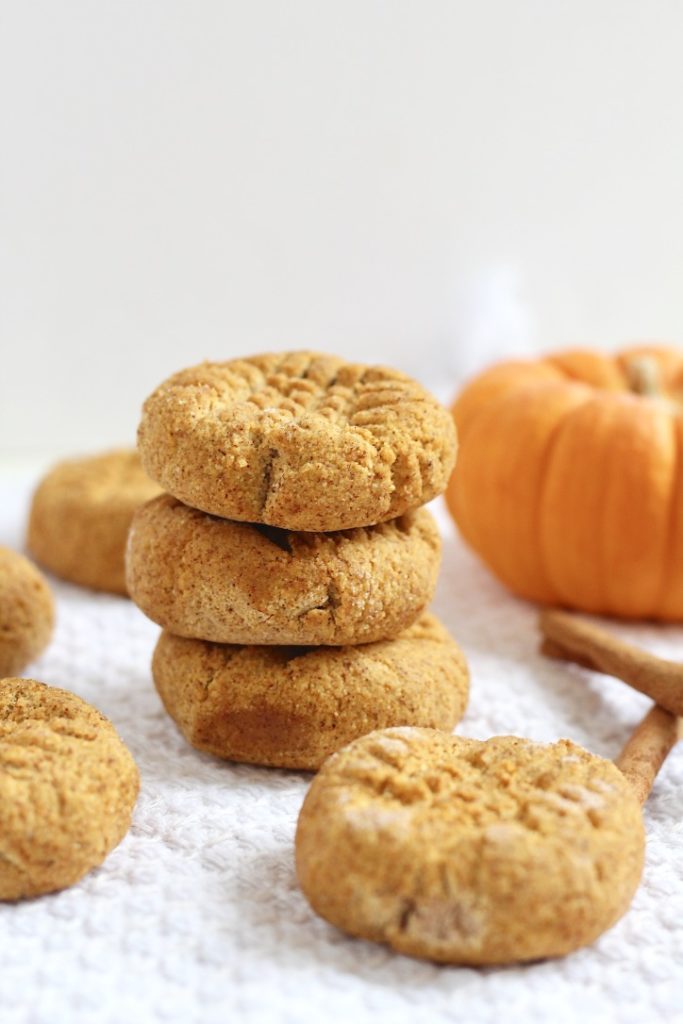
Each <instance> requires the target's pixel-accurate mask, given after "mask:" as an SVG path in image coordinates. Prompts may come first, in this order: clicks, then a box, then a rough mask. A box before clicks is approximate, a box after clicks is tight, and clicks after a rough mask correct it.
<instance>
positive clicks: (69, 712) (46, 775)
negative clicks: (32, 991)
mask: <svg viewBox="0 0 683 1024" xmlns="http://www.w3.org/2000/svg"><path fill="white" fill-rule="evenodd" d="M138 785H139V783H138V772H137V768H136V766H135V763H134V761H133V759H132V757H131V755H130V754H129V752H128V750H127V748H126V747H125V746H124V744H123V743H122V742H121V740H120V739H119V737H118V735H117V733H116V731H115V730H114V727H113V726H112V724H111V723H110V722H109V721H108V720H107V719H106V718H105V717H104V716H103V715H101V714H100V713H99V712H98V711H96V710H95V709H94V708H93V707H91V706H90V705H89V704H86V703H85V701H83V700H81V699H80V698H79V697H76V696H75V695H74V694H72V693H68V692H67V691H66V690H60V689H57V688H56V687H51V686H45V685H44V684H43V683H38V682H36V681H35V680H32V679H14V678H10V679H2V680H0V899H3V900H16V899H20V898H22V897H28V896H38V895H40V894H41V893H46V892H52V891H54V890H57V889H63V888H65V887H67V886H69V885H73V884H74V883H75V882H77V881H78V880H79V879H80V878H81V877H82V876H83V875H84V874H86V872H88V871H90V869H91V868H93V867H96V866H97V865H98V864H101V863H102V861H103V860H104V858H105V857H106V855H107V853H109V851H110V850H111V849H112V848H113V847H114V846H116V845H117V843H119V842H120V840H121V839H122V838H123V836H124V835H125V834H126V832H127V831H128V827H129V825H130V819H131V814H132V811H133V806H134V804H135V800H136V798H137V793H138Z"/></svg>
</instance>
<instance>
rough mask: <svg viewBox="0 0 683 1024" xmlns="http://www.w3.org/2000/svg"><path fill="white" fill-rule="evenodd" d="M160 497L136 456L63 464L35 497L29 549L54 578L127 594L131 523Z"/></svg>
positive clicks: (91, 458)
mask: <svg viewBox="0 0 683 1024" xmlns="http://www.w3.org/2000/svg"><path fill="white" fill-rule="evenodd" d="M158 493H159V488H158V487H157V485H156V484H154V483H152V481H151V480H150V479H149V478H148V477H147V476H146V475H145V472H144V470H143V469H142V466H141V465H140V459H139V456H138V455H137V453H136V452H134V451H113V452H107V453H106V454H104V455H93V456H89V457H87V458H82V459H72V460H69V461H68V462H62V463H60V464H59V465H57V466H55V467H54V469H52V470H50V472H49V473H48V474H47V476H46V477H44V479H43V480H42V481H41V483H40V484H39V486H38V489H37V490H36V492H35V494H34V495H33V502H32V504H31V513H30V517H29V523H28V535H27V539H26V544H27V546H28V549H29V551H30V552H31V554H32V555H33V556H34V557H35V559H36V560H37V561H38V562H40V564H41V565H43V566H44V567H45V568H46V569H49V570H50V572H53V573H54V574H55V576H60V577H61V578H62V579H65V580H69V581H70V582H71V583H78V584H80V585H81V586H83V587H91V588H92V589H93V590H105V591H109V592H110V593H113V594H125V593H126V583H125V570H124V555H125V549H126V536H127V534H128V528H129V526H130V521H131V519H132V517H133V512H134V511H135V509H136V508H137V507H138V505H141V504H142V503H143V502H145V501H148V500H149V498H152V497H154V495H156V494H158Z"/></svg>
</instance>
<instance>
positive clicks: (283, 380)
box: [138, 352, 456, 532]
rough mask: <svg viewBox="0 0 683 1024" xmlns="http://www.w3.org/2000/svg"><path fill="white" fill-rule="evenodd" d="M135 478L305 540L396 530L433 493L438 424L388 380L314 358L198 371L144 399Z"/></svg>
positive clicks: (440, 472)
mask: <svg viewBox="0 0 683 1024" xmlns="http://www.w3.org/2000/svg"><path fill="white" fill-rule="evenodd" d="M138 446H139V449H140V453H141V455H142V461H143V464H144V466H145V469H146V470H147V472H148V473H149V475H150V476H151V477H152V479H154V480H157V481H158V482H159V483H160V484H161V485H162V486H163V487H164V489H165V490H167V491H169V492H170V493H171V494H173V495H175V497H176V498H180V499H181V501H184V502H185V503H186V504H188V505H192V506H194V507H195V508H200V509H203V510H204V511H205V512H210V513H212V514H213V515H217V516H224V517H226V518H228V519H238V520H241V521H246V522H252V523H266V524H269V525H271V526H279V527H282V528H283V529H286V530H310V531H313V532H321V531H329V530H345V529H349V528H351V527H355V526H371V525H373V524H375V523H380V522H384V521H386V520H388V519H395V518H396V517H397V516H400V515H402V514H403V513H404V512H407V511H409V510H410V509H414V508H417V507H418V506H420V505H422V504H424V503H425V502H427V501H429V500H430V499H431V498H433V497H435V496H436V495H437V494H440V493H441V492H442V491H443V490H444V488H445V486H446V482H447V480H448V477H449V476H450V472H451V470H452V468H453V463H454V460H455V450H456V441H455V428H454V426H453V422H452V419H451V417H450V415H449V413H448V412H447V411H446V410H445V409H444V408H443V407H442V406H441V405H439V403H438V402H437V401H436V400H435V399H434V398H432V396H431V395H430V394H429V393H428V392H427V391H425V390H424V388H422V387H421V386H420V385H419V384H417V383H416V382H415V381H413V380H411V379H410V377H407V376H405V374H403V373H399V372H398V371H396V370H391V369H387V368H386V367H381V366H372V367H370V366H360V365H357V364H351V363H346V362H344V361H343V360H341V359H337V358H335V357H333V356H325V355H317V354H315V353H313V352H289V353H279V354H272V355H261V356H253V357H251V358H248V359H235V360H232V361H231V362H226V363H202V364H201V365H200V366H194V367H192V368H190V369H188V370H183V371H182V372H180V373H177V374H175V375H174V376H172V377H169V379H168V380H166V381H164V383H163V384H161V385H160V386H159V387H158V388H157V389H156V391H154V392H153V394H152V395H151V396H150V397H149V398H148V399H147V401H146V402H145V405H144V408H143V414H142V421H141V423H140V428H139V431H138Z"/></svg>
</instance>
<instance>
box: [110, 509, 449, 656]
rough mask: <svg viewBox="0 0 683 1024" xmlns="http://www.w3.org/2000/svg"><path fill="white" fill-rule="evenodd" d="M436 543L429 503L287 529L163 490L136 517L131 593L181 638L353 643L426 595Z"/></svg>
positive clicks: (406, 620) (399, 620) (394, 623)
mask: <svg viewBox="0 0 683 1024" xmlns="http://www.w3.org/2000/svg"><path fill="white" fill-rule="evenodd" d="M440 550H441V543H440V538H439V533H438V530H437V528H436V524H435V522H434V519H433V517H432V516H431V514H430V513H429V512H428V511H427V510H426V509H418V510H417V511H416V512H411V513H407V514H406V515H405V516H401V517H400V518H399V519H395V520H393V521H392V522H390V523H382V524H380V525H379V526H374V527H368V528H367V529H361V528H359V529H356V530H345V531H343V532H339V533H323V534H319V533H289V532H287V531H285V530H277V529H275V528H274V527H267V526H255V525H252V524H249V523H235V522H232V521H231V520H229V519H217V518H216V517H214V516H209V515H207V514H206V513H205V512H199V511H197V510H196V509H193V508H190V507H189V506H188V505H183V504H182V502H180V501H178V500H177V499H176V498H172V497H171V496H170V495H168V494H165V495H162V496H161V497H159V498H156V499H154V501H151V502H149V503H148V504H147V505H144V506H143V507H142V508H141V509H139V510H138V512H137V513H136V515H135V518H134V519H133V524H132V527H131V531H130V537H129V542H128V552H127V572H128V575H127V582H128V589H129V591H130V595H131V597H132V598H133V600H134V601H135V603H136V604H137V605H139V607H140V608H141V609H142V611H143V612H144V613H145V615H147V616H148V617H149V618H150V619H153V620H154V622H157V623H159V625H160V626H163V627H164V629H168V630H169V631H170V632H171V633H176V634H177V635H178V636H187V637H195V638H198V639H201V640H213V641H215V642H217V643H226V644H335V645H336V644H350V643H370V642H371V641H374V640H385V639H388V638H390V637H393V636H396V634H397V633H399V632H400V631H401V630H402V629H405V627H406V626H409V625H410V623H411V622H414V621H415V619H416V618H417V617H418V615H419V614H420V613H421V612H422V611H423V610H424V608H425V607H426V606H427V604H428V603H429V601H430V600H431V597H432V594H433V591H434V587H435V585H436V576H437V572H438V567H439V558H440Z"/></svg>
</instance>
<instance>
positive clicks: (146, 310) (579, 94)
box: [0, 0, 683, 460]
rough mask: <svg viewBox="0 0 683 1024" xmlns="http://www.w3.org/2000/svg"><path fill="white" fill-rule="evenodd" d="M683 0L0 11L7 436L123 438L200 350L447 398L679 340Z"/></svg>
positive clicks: (77, 2) (4, 442)
mask: <svg viewBox="0 0 683 1024" xmlns="http://www.w3.org/2000/svg"><path fill="white" fill-rule="evenodd" d="M682 52H683V4H680V3H678V2H677V0H648V2H645V0H638V2H633V0H575V2H572V3H565V2H560V0H537V2H532V0H514V2H510V0H469V2H463V0H391V2H389V0H387V2H379V0H343V2H342V0H338V2H330V0H286V2H285V0H280V2H278V0H244V2H242V3H236V2H234V0H233V2H230V0H156V2H150V0H134V2H133V0H117V2H116V3H94V2H92V0H61V2H59V3H55V2H54V0H4V2H0V111H1V119H0V344H1V346H2V350H1V355H2V375H1V380H2V386H1V393H0V445H1V452H2V455H3V456H5V459H6V460H7V458H8V457H10V456H11V457H14V458H24V457H28V456H32V455H35V454H40V455H45V454H60V455H61V454H70V453H72V452H78V451H84V450H92V449H96V448H98V447H102V446H106V445H110V444H113V443H119V442H125V441H128V440H132V439H133V436H134V431H135V426H136V423H137V418H138V411H139V406H140V403H141V401H142V399H143V398H144V397H145V395H146V394H147V393H148V392H149V391H150V390H151V389H152V388H153V387H154V386H155V385H156V384H157V383H158V382H159V381H160V380H161V379H162V378H163V377H165V376H166V375H167V374H168V373H169V372H171V371H173V370H176V369H178V368H180V367H181V366H184V365H188V364H191V363H194V362H198V361H200V360H201V359H203V358H206V357H210V358H227V357H230V356H233V355H239V354H244V353H248V352H253V351H259V350H268V349H275V348H285V347H315V348H319V349H323V350H329V351H336V352H339V353H341V354H345V355H349V356H355V357H361V358H363V359H365V360H367V361H383V362H388V363H393V364H395V365H397V366H400V367H402V368H404V369H405V370H407V371H408V372H412V373H414V374H416V375H418V376H420V377H421V378H422V379H423V380H425V382H427V383H428V384H433V383H434V382H437V384H438V388H439V390H440V393H441V394H442V396H443V397H449V396H450V394H451V393H452V392H453V390H455V387H456V386H457V381H458V380H460V379H461V378H462V376H463V375H466V374H467V373H469V372H471V371H472V370H473V369H474V368H475V367H477V366H479V365H481V364H482V363H484V362H486V361H488V360H490V359H492V358H495V356H496V355H498V354H499V353H502V352H503V351H504V352H505V353H509V352H510V351H520V352H526V351H534V350H537V349H545V348H555V347H558V346H561V345H567V344H571V343H575V342H580V343H596V344H600V345H606V346H610V347H613V346H616V345H619V344H621V343H624V342H629V341H632V340H635V339H641V338H658V339H664V340H672V341H677V340H680V339H681V338H683V303H682V302H681V282H682V279H683V275H682V271H683V208H682V206H681V194H682V191H683V143H682V141H681V139H682V128H683V61H682V60H681V53H682Z"/></svg>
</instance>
